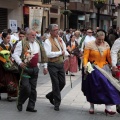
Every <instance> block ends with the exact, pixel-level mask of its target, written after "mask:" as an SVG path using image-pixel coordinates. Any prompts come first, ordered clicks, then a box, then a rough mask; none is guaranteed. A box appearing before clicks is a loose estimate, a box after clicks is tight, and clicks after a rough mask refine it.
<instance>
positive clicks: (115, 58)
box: [111, 38, 120, 71]
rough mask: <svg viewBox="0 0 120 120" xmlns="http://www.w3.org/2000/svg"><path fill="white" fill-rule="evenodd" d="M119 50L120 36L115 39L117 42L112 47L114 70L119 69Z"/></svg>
mask: <svg viewBox="0 0 120 120" xmlns="http://www.w3.org/2000/svg"><path fill="white" fill-rule="evenodd" d="M119 50H120V38H118V39H117V40H115V42H114V44H113V46H112V48H111V59H112V70H113V71H116V70H118V68H117V63H118V60H120V58H118V57H120V56H118V51H119ZM119 62H120V61H119Z"/></svg>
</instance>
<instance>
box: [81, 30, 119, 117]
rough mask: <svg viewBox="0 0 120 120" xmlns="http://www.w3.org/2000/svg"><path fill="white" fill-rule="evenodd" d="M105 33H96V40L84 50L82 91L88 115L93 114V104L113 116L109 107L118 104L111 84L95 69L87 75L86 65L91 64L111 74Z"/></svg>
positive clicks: (117, 97) (116, 93)
mask: <svg viewBox="0 0 120 120" xmlns="http://www.w3.org/2000/svg"><path fill="white" fill-rule="evenodd" d="M104 38H105V33H104V32H102V31H99V32H97V33H96V40H95V41H92V42H89V43H88V44H87V45H86V46H85V49H84V58H83V65H84V68H83V73H82V91H83V93H84V95H85V96H86V98H87V101H88V102H90V110H89V113H90V114H94V104H105V113H106V115H107V114H110V115H114V114H115V113H116V112H113V111H112V110H111V105H117V104H120V93H119V91H118V90H117V89H116V88H115V87H114V86H113V85H112V84H111V82H110V81H109V80H108V79H107V78H106V77H105V76H104V75H103V74H102V73H101V72H100V71H99V70H98V69H97V68H96V67H94V70H93V71H92V72H91V73H89V74H88V73H87V72H86V70H87V63H88V62H91V63H93V64H94V65H96V66H98V67H99V68H102V69H104V70H105V71H107V73H108V72H109V73H110V74H111V70H110V68H109V64H110V65H111V57H110V47H109V45H108V43H107V42H105V41H104Z"/></svg>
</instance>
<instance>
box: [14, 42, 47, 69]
mask: <svg viewBox="0 0 120 120" xmlns="http://www.w3.org/2000/svg"><path fill="white" fill-rule="evenodd" d="M29 46H30V50H31V52H32V53H33V54H36V53H39V54H40V47H39V44H38V43H37V42H35V41H34V42H33V43H29ZM21 54H22V42H21V41H20V42H18V43H17V45H16V48H15V50H14V53H13V54H12V57H13V59H14V60H15V61H16V63H17V64H18V65H20V64H21V63H22V60H21V58H20V56H21ZM43 66H44V68H47V63H44V64H43Z"/></svg>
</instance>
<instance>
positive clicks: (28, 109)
mask: <svg viewBox="0 0 120 120" xmlns="http://www.w3.org/2000/svg"><path fill="white" fill-rule="evenodd" d="M26 111H28V112H37V110H35V109H32V108H27V109H26Z"/></svg>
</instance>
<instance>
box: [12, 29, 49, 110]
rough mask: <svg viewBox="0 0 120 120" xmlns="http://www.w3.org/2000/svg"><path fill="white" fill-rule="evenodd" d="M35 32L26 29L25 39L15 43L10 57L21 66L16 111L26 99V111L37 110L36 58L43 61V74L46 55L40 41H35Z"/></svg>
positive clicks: (37, 70) (45, 67)
mask: <svg viewBox="0 0 120 120" xmlns="http://www.w3.org/2000/svg"><path fill="white" fill-rule="evenodd" d="M35 37H36V32H35V31H34V30H27V40H22V41H20V42H18V43H17V45H16V48H15V50H14V53H13V55H12V57H13V58H14V60H15V61H16V63H17V64H18V65H19V66H20V68H21V79H20V85H19V92H18V104H17V109H18V111H22V105H23V104H24V102H25V101H26V100H27V99H28V100H29V101H28V105H27V108H26V111H28V112H37V110H35V109H34V108H35V102H36V98H37V92H36V86H37V78H38V72H39V69H38V66H37V64H38V62H39V61H38V60H40V62H43V63H44V69H43V72H44V74H47V64H45V62H47V57H46V53H45V51H44V48H43V47H42V45H41V43H39V42H37V41H36V38H35Z"/></svg>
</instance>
